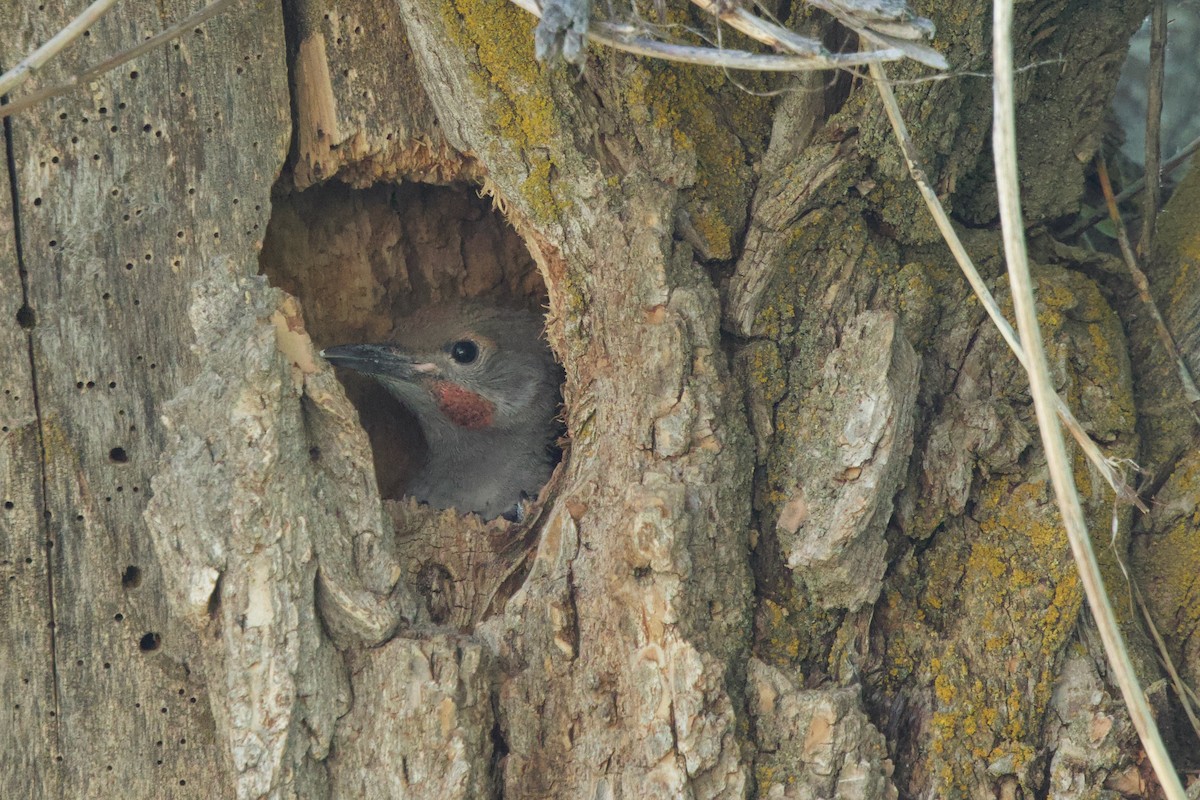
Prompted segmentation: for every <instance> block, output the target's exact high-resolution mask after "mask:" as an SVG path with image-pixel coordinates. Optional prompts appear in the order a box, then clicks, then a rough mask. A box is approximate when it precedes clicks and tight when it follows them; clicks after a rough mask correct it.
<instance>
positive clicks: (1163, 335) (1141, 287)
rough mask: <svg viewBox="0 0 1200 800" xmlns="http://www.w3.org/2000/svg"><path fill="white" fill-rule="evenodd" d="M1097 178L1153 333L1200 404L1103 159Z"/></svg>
mask: <svg viewBox="0 0 1200 800" xmlns="http://www.w3.org/2000/svg"><path fill="white" fill-rule="evenodd" d="M1096 174H1097V176H1098V177H1099V178H1100V189H1101V191H1103V192H1104V201H1105V204H1106V205H1107V206H1108V215H1109V217H1110V218H1111V219H1112V222H1113V228H1115V229H1116V232H1117V244H1118V245H1120V247H1121V256H1122V257H1123V258H1124V260H1125V267H1126V268H1127V269H1128V270H1129V277H1130V279H1131V280H1132V281H1133V285H1134V287H1135V288H1136V289H1137V293H1138V297H1140V298H1141V300H1142V302H1143V303H1145V304H1146V307H1147V308H1148V309H1150V318H1151V319H1153V320H1154V329H1155V331H1156V332H1157V333H1158V338H1159V341H1160V342H1161V343H1162V346H1163V349H1164V350H1166V351H1167V355H1168V356H1169V357H1170V358H1171V360H1172V361H1174V362H1175V368H1176V370H1177V371H1178V372H1179V381H1180V383H1182V384H1183V393H1184V395H1185V396H1186V397H1187V399H1188V402H1189V403H1195V402H1196V401H1198V400H1200V390H1197V389H1196V382H1195V381H1193V380H1192V372H1191V370H1189V369H1188V366H1187V364H1186V363H1185V362H1184V360H1183V356H1181V355H1180V354H1179V348H1178V347H1177V346H1176V345H1175V337H1173V336H1172V335H1171V331H1170V329H1169V328H1167V323H1166V321H1165V320H1164V319H1163V318H1162V314H1160V313H1158V304H1157V303H1155V302H1154V297H1153V296H1152V295H1151V294H1150V281H1149V280H1147V279H1146V273H1144V272H1142V270H1141V268H1140V267H1139V266H1138V262H1137V256H1136V255H1134V252H1133V247H1131V246H1130V244H1129V234H1128V233H1126V231H1125V221H1124V220H1123V219H1121V212H1120V210H1119V209H1118V208H1117V199H1116V198H1115V197H1114V196H1113V190H1112V183H1110V182H1109V180H1108V164H1107V163H1106V162H1105V161H1104V157H1103V156H1101V157H1100V158H1099V159H1098V160H1097V162H1096ZM1188 410H1189V411H1190V412H1191V414H1192V419H1194V420H1196V422H1198V423H1200V416H1197V415H1196V411H1195V409H1193V408H1191V407H1189V408H1188Z"/></svg>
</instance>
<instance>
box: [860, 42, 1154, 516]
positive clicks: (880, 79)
mask: <svg viewBox="0 0 1200 800" xmlns="http://www.w3.org/2000/svg"><path fill="white" fill-rule="evenodd" d="M871 76H872V77H873V78H874V83H875V88H876V90H877V91H878V92H879V96H880V98H881V99H882V101H883V107H884V109H885V110H886V111H887V115H888V119H889V120H890V121H891V123H892V130H893V131H894V132H895V134H896V140H897V142H898V143H899V145H900V151H901V153H903V155H904V160H905V162H906V164H907V165H908V171H909V174H910V175H911V176H912V178H913V181H914V182H915V183H916V184H917V189H918V190H919V191H920V193H921V197H922V198H923V199H924V200H925V205H926V206H927V207H928V209H929V213H930V214H931V215H932V216H933V219H934V222H935V223H936V224H937V227H938V230H939V231H940V232H941V234H942V238H944V239H945V240H946V244H947V246H948V247H949V248H950V252H951V253H952V254H953V256H954V260H955V261H957V262H958V266H959V268H960V269H961V270H962V271H963V275H965V276H966V278H967V282H968V283H970V284H971V289H972V290H974V292H975V296H976V297H978V298H979V302H980V303H981V304H982V305H983V308H984V310H985V311H986V312H987V314H988V316H989V317H990V318H991V320H992V324H994V325H995V326H996V328H997V330H999V331H1000V335H1001V336H1002V337H1004V341H1005V342H1007V343H1008V346H1009V348H1010V349H1011V350H1012V351H1013V355H1015V356H1016V357H1017V361H1018V362H1019V363H1020V364H1021V366H1022V367H1025V368H1028V367H1027V358H1026V356H1025V350H1024V348H1022V347H1021V342H1020V340H1019V339H1018V338H1017V334H1016V332H1015V331H1014V330H1013V328H1012V325H1010V324H1009V323H1008V320H1007V319H1005V317H1004V314H1003V312H1001V311H1000V304H999V303H997V302H996V298H995V297H994V296H993V295H992V290H991V289H989V288H988V285H987V284H986V283H985V282H984V280H983V276H981V275H980V274H979V270H977V269H976V268H975V264H974V262H973V261H972V260H971V256H970V255H969V254H968V253H967V249H966V248H965V247H964V246H963V243H962V240H961V239H959V238H958V233H957V231H955V230H954V225H953V224H952V223H951V222H950V215H949V214H947V213H946V209H945V208H944V207H943V206H942V202H941V200H939V199H938V196H937V193H936V192H934V190H933V187H932V186H931V185H930V183H929V179H928V178H927V177H926V176H925V170H924V168H923V167H922V166H921V164H920V162H919V160H918V158H919V157H918V155H917V150H916V148H915V147H914V146H913V143H912V138H911V137H910V136H909V134H908V125H906V124H905V122H904V117H903V116H901V114H900V106H899V105H898V104H897V103H896V96H895V94H894V93H893V92H892V87H891V83H890V82H889V81H888V79H887V74H886V73H885V71H884V69H883V67H882V66H878V65H872V66H871ZM1054 402H1055V410H1056V411H1057V412H1058V416H1059V418H1060V419H1062V422H1063V425H1065V426H1066V427H1067V430H1069V431H1070V432H1071V436H1072V437H1073V438H1074V439H1075V441H1076V442H1077V443H1078V444H1079V447H1080V449H1082V450H1083V453H1084V455H1085V456H1086V457H1087V459H1088V461H1089V462H1090V463H1091V464H1092V466H1093V467H1094V468H1095V469H1096V470H1097V471H1098V472H1099V473H1100V475H1101V476H1102V477H1103V478H1104V481H1105V482H1106V483H1107V484H1108V485H1109V486H1110V487H1111V488H1112V490H1113V492H1114V493H1115V494H1116V496H1117V498H1118V499H1119V500H1120V501H1121V502H1123V503H1129V504H1131V505H1133V506H1136V507H1137V508H1138V509H1140V510H1142V511H1149V509H1148V508H1147V507H1146V505H1145V503H1143V502H1142V501H1141V499H1140V498H1139V497H1138V496H1137V492H1135V491H1134V490H1133V488H1132V487H1131V486H1130V485H1129V484H1128V483H1126V482H1125V478H1124V476H1123V475H1122V474H1121V472H1120V470H1118V469H1117V466H1116V465H1115V464H1114V463H1113V462H1112V460H1111V459H1109V457H1108V456H1106V455H1104V452H1103V451H1102V450H1101V449H1100V447H1099V445H1097V444H1096V443H1095V442H1093V441H1092V439H1091V437H1090V436H1088V434H1087V431H1085V430H1084V428H1083V426H1082V425H1081V424H1080V423H1079V420H1077V419H1076V418H1075V415H1074V414H1073V413H1072V412H1071V409H1070V407H1069V406H1068V405H1067V404H1066V402H1064V401H1063V399H1062V398H1060V397H1058V395H1057V394H1056V395H1055V396H1054Z"/></svg>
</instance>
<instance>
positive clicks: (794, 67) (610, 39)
mask: <svg viewBox="0 0 1200 800" xmlns="http://www.w3.org/2000/svg"><path fill="white" fill-rule="evenodd" d="M510 2H511V3H512V4H513V5H515V6H516V7H517V8H520V9H521V10H522V11H526V12H528V13H530V14H532V15H533V16H535V17H537V18H538V19H541V17H542V4H541V3H540V2H538V0H510ZM700 5H701V7H705V6H707V5H709V4H708V3H705V2H701V3H700ZM745 17H749V18H750V19H753V20H757V23H756V24H754V25H751V24H749V22H748V20H746V19H745V18H744V17H742V16H741V15H734V17H731V18H737V19H738V20H739V25H744V26H745V28H746V30H745V31H744V32H746V33H747V35H749V36H751V37H752V38H756V39H758V40H759V41H762V42H765V43H770V44H771V45H772V46H775V47H779V48H781V49H784V50H788V51H790V53H788V54H780V55H773V54H763V53H750V52H747V51H745V50H730V49H727V48H724V47H695V46H692V45H680V44H670V43H667V42H661V41H658V40H657V39H651V38H648V37H646V36H643V35H642V30H641V28H639V27H637V26H634V25H618V24H614V23H612V22H606V21H604V20H593V21H592V22H591V23H589V26H588V31H587V38H588V41H591V42H595V43H596V44H600V45H604V46H605V47H611V48H612V49H614V50H621V51H624V52H626V53H633V54H634V55H639V56H646V57H648V58H658V59H662V60H664V61H674V62H678V63H683V64H695V65H698V66H707V67H719V68H722V69H741V70H753V71H758V72H802V71H806V70H819V69H848V68H851V67H862V66H865V65H870V64H874V63H876V62H880V61H899V60H900V59H902V58H906V57H908V58H911V57H912V54H911V53H910V52H906V51H912V50H914V48H913V46H912V45H908V46H905V47H884V48H880V49H876V50H867V51H862V52H857V53H855V52H851V53H831V52H829V51H828V50H827V49H826V48H825V47H823V46H822V45H821V44H820V43H819V42H816V41H815V40H812V39H806V38H804V37H803V36H800V35H799V34H796V33H794V32H792V31H789V30H787V29H786V28H782V27H780V26H778V25H773V24H772V23H767V22H765V21H763V20H762V19H761V18H758V17H755V16H754V15H752V14H749V13H748V12H746V13H745ZM739 30H742V28H739ZM751 31H752V32H751ZM764 37H765V38H764ZM920 50H921V51H924V50H929V52H930V53H932V54H933V55H932V56H930V55H926V54H924V53H923V52H919V53H918V54H919V55H921V60H922V62H923V63H933V64H935V65H944V59H942V60H941V61H938V59H941V55H940V54H938V53H936V52H935V51H932V50H930V49H929V48H920ZM935 57H936V58H935Z"/></svg>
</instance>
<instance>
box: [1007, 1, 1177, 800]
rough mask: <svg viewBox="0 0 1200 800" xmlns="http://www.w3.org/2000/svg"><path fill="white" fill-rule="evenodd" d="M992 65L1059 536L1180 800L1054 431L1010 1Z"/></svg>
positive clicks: (1010, 231) (1016, 290)
mask: <svg viewBox="0 0 1200 800" xmlns="http://www.w3.org/2000/svg"><path fill="white" fill-rule="evenodd" d="M992 61H993V67H994V70H995V77H994V78H993V80H992V100H993V111H992V156H993V158H994V160H995V164H996V195H997V199H998V200H999V205H1000V222H1001V228H1002V231H1003V236H1004V252H1005V256H1006V260H1007V262H1008V277H1009V282H1010V283H1011V285H1012V295H1013V307H1014V309H1015V311H1016V317H1017V328H1018V330H1019V331H1020V332H1021V340H1022V341H1023V342H1024V343H1025V346H1026V355H1027V356H1028V359H1027V360H1028V364H1027V365H1026V371H1027V373H1028V375H1029V388H1030V392H1031V394H1032V395H1033V405H1034V410H1035V411H1036V412H1037V419H1038V430H1039V431H1040V432H1041V438H1042V447H1043V448H1044V450H1045V453H1046V465H1047V468H1048V469H1049V472H1050V482H1051V484H1052V485H1053V486H1054V495H1055V498H1056V499H1057V500H1058V508H1059V513H1061V515H1062V519H1063V525H1064V527H1065V528H1066V532H1067V539H1068V541H1069V542H1070V544H1071V552H1072V554H1073V555H1074V557H1075V565H1076V568H1077V569H1078V570H1079V578H1080V582H1081V583H1082V584H1083V590H1084V594H1085V595H1086V596H1087V599H1088V605H1089V606H1090V607H1091V609H1092V616H1093V618H1094V619H1095V621H1096V628H1097V630H1098V632H1099V634H1100V639H1101V641H1102V642H1104V651H1105V653H1106V654H1107V656H1108V661H1109V664H1110V666H1111V667H1112V672H1113V677H1114V678H1115V679H1116V682H1117V685H1118V686H1119V687H1120V689H1121V695H1122V697H1123V698H1124V700H1125V707H1126V709H1127V710H1128V711H1129V716H1130V718H1131V720H1132V721H1133V726H1134V728H1136V729H1137V732H1138V736H1139V737H1140V738H1141V740H1142V747H1143V748H1145V751H1146V755H1147V757H1148V758H1149V761H1150V764H1151V766H1152V767H1153V768H1154V772H1155V775H1156V776H1157V777H1158V781H1159V784H1160V785H1161V787H1162V790H1163V793H1164V794H1165V795H1166V797H1167V799H1168V800H1184V799H1185V797H1186V795H1185V794H1184V791H1183V786H1182V785H1181V784H1180V782H1179V775H1178V773H1177V772H1176V771H1175V766H1174V764H1172V763H1171V757H1170V755H1168V753H1167V749H1166V747H1165V746H1164V745H1163V741H1162V737H1161V736H1160V735H1159V732H1158V726H1157V725H1156V724H1155V722H1154V715H1153V714H1152V713H1151V711H1150V706H1149V704H1148V703H1147V702H1146V697H1145V694H1144V693H1143V692H1142V688H1141V686H1140V685H1139V684H1138V680H1137V673H1136V672H1135V671H1134V668H1133V662H1132V661H1131V660H1130V658H1129V652H1128V650H1127V649H1126V647H1125V642H1124V638H1123V637H1122V635H1121V629H1120V627H1119V626H1118V625H1117V619H1116V615H1115V614H1114V613H1113V608H1112V603H1111V602H1110V601H1109V598H1108V593H1107V591H1106V590H1105V588H1104V579H1103V578H1102V577H1101V575H1100V565H1099V564H1098V563H1097V561H1096V553H1095V551H1094V550H1093V548H1092V542H1091V538H1090V537H1089V536H1088V530H1087V523H1086V521H1085V520H1084V516H1083V507H1082V506H1081V504H1080V502H1079V494H1078V492H1077V491H1076V488H1075V479H1074V476H1073V475H1072V471H1071V459H1070V456H1069V455H1068V454H1067V447H1066V442H1065V441H1064V440H1063V436H1062V430H1061V429H1060V428H1059V424H1058V417H1057V414H1056V410H1057V409H1056V408H1055V403H1054V399H1053V398H1054V397H1055V396H1056V395H1055V392H1054V389H1053V385H1052V384H1051V381H1050V366H1049V364H1048V363H1047V361H1046V352H1045V348H1044V347H1043V345H1042V339H1041V330H1040V326H1039V324H1038V318H1037V304H1036V301H1035V300H1034V294H1033V277H1032V275H1031V274H1030V272H1029V261H1028V256H1027V253H1026V251H1025V230H1024V223H1023V220H1022V216H1021V191H1020V185H1019V182H1018V177H1017V122H1016V101H1015V99H1014V97H1013V64H1012V0H994V2H993V3H992Z"/></svg>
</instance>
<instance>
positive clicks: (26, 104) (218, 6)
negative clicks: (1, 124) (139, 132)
mask: <svg viewBox="0 0 1200 800" xmlns="http://www.w3.org/2000/svg"><path fill="white" fill-rule="evenodd" d="M234 2H237V0H214V2H212V3H210V4H209V5H207V6H205V7H204V8H202V9H200V10H199V11H197V12H196V13H195V14H192V15H191V16H190V17H187V18H186V19H183V20H180V21H179V22H177V23H175V24H174V25H172V26H171V27H169V28H167V29H166V30H164V31H162V32H161V33H157V34H155V35H154V36H151V37H150V38H149V39H146V40H145V41H144V42H141V43H140V44H138V45H137V46H136V47H131V48H129V49H128V50H123V51H121V52H120V53H117V54H116V55H115V56H113V57H112V58H109V59H107V60H105V61H102V62H101V63H99V64H97V65H96V66H94V67H91V68H89V69H86V70H84V71H83V72H81V73H79V74H77V75H72V76H71V77H70V78H68V79H67V80H65V81H63V82H62V83H60V84H57V85H56V86H50V87H48V88H46V89H42V90H41V91H37V92H33V93H31V94H27V95H25V96H24V97H21V98H19V99H17V100H14V101H13V102H11V103H8V104H6V105H3V106H0V119H4V118H5V117H10V116H12V115H13V114H16V113H17V112H18V111H24V110H25V109H27V108H30V107H32V106H36V105H37V104H39V103H42V102H44V101H46V100H49V99H50V98H51V97H58V96H59V95H63V94H66V93H67V92H70V91H72V90H74V89H76V88H78V87H79V86H82V85H84V84H86V83H87V82H88V81H90V80H92V79H93V78H97V77H99V76H101V75H103V74H104V73H106V72H108V71H109V70H114V69H116V68H117V67H119V66H121V65H122V64H125V63H128V62H130V61H132V60H133V59H135V58H137V57H138V56H140V55H144V54H145V53H148V52H150V51H151V50H153V49H154V48H156V47H158V46H159V45H162V44H166V43H167V42H169V41H171V40H172V39H175V38H176V37H178V36H179V35H180V34H182V33H183V32H184V31H186V30H187V29H188V28H194V27H195V26H197V25H199V24H201V23H203V22H207V21H208V20H210V19H212V18H213V17H215V16H216V15H217V14H220V13H221V12H222V11H224V10H225V7H226V6H229V5H231V4H232V3H234Z"/></svg>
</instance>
